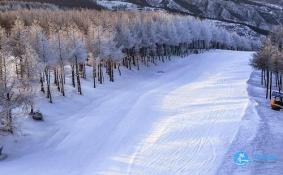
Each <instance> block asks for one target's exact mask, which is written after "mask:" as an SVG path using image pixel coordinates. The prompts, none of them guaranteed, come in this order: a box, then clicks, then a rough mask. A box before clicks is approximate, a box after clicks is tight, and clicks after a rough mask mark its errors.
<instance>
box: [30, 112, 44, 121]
mask: <svg viewBox="0 0 283 175" xmlns="http://www.w3.org/2000/svg"><path fill="white" fill-rule="evenodd" d="M31 115H32V119H34V120H37V121H42V120H43V115H42V114H41V113H40V112H35V113H33V114H31Z"/></svg>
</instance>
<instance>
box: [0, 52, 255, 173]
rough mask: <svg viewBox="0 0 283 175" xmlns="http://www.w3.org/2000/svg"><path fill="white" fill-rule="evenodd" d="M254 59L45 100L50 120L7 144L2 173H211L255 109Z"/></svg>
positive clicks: (204, 63) (186, 61) (28, 126)
mask: <svg viewBox="0 0 283 175" xmlns="http://www.w3.org/2000/svg"><path fill="white" fill-rule="evenodd" d="M251 55H252V53H251V52H235V51H210V52H206V53H203V54H199V55H190V56H188V57H187V58H183V59H181V58H180V59H178V60H175V61H172V62H168V63H164V64H162V65H159V66H152V67H150V68H148V69H145V68H144V69H143V70H141V71H128V72H127V73H126V75H123V76H122V77H119V78H118V80H117V81H116V82H115V83H113V84H110V83H108V84H106V85H105V86H100V87H99V88H97V89H95V90H93V89H92V88H91V80H87V81H85V82H83V84H84V87H83V90H84V94H85V95H84V96H82V97H80V96H78V95H72V96H69V97H67V98H61V97H57V98H55V103H56V105H50V104H47V103H46V102H45V99H44V100H39V102H40V107H41V110H42V111H43V112H44V114H46V121H45V122H44V123H40V124H38V123H36V124H35V123H34V122H31V121H30V120H26V121H25V122H24V123H25V124H24V126H22V133H24V135H25V136H17V137H8V138H2V139H3V142H4V143H5V144H4V145H5V146H6V148H7V150H6V151H7V153H8V154H9V155H10V157H9V159H7V161H4V162H1V163H0V172H1V174H2V172H3V174H13V175H18V174H19V175H20V174H21V175H127V174H128V175H188V174H189V175H202V174H203V175H210V174H211V175H213V174H215V173H216V171H217V168H218V167H219V166H221V163H222V160H223V158H224V155H225V153H226V152H227V151H228V150H229V145H230V144H231V143H232V141H233V139H234V137H235V135H236V134H237V132H238V129H239V126H240V122H241V120H242V117H243V115H244V113H245V110H246V107H247V105H248V103H249V97H248V93H247V83H246V82H247V80H248V79H249V76H250V73H251V68H250V67H249V59H250V57H251ZM125 71H126V70H125ZM129 72H130V73H129ZM0 139H1V138H0Z"/></svg>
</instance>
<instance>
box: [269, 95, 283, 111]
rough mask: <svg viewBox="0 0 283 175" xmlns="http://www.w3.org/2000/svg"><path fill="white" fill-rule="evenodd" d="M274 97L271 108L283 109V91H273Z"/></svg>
mask: <svg viewBox="0 0 283 175" xmlns="http://www.w3.org/2000/svg"><path fill="white" fill-rule="evenodd" d="M272 97H273V99H272V100H271V104H270V105H271V108H272V109H273V110H276V111H280V110H281V109H283V102H282V99H283V93H281V92H278V91H273V92H272ZM277 99H278V100H277Z"/></svg>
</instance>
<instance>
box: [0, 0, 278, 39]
mask: <svg viewBox="0 0 283 175" xmlns="http://www.w3.org/2000/svg"><path fill="white" fill-rule="evenodd" d="M19 1H21V2H27V4H31V3H33V2H40V3H50V4H54V5H57V6H58V7H59V8H89V9H110V10H151V11H158V10H162V11H164V10H165V11H170V12H175V13H176V12H177V13H183V14H189V15H192V16H196V17H199V18H205V19H213V20H219V21H223V22H227V23H236V24H241V25H245V26H248V27H249V28H251V29H252V30H254V31H256V32H257V33H260V34H264V35H266V34H267V33H268V31H270V30H271V29H272V27H274V26H277V25H282V24H283V1H278V0H59V1H58V0H18V1H11V0H0V2H1V3H11V2H12V3H17V2H19ZM27 7H28V6H27Z"/></svg>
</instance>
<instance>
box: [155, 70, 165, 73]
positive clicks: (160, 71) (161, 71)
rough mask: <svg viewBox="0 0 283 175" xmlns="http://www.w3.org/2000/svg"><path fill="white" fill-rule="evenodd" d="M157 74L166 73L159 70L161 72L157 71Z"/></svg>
mask: <svg viewBox="0 0 283 175" xmlns="http://www.w3.org/2000/svg"><path fill="white" fill-rule="evenodd" d="M157 73H159V74H164V73H165V72H164V71H163V70H159V71H157Z"/></svg>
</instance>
